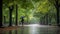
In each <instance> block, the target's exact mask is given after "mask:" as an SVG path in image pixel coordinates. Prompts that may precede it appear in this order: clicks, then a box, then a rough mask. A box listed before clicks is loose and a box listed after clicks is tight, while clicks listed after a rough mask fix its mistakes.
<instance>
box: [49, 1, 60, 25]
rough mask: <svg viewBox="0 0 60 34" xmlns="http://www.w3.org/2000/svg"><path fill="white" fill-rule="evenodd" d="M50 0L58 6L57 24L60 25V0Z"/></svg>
mask: <svg viewBox="0 0 60 34" xmlns="http://www.w3.org/2000/svg"><path fill="white" fill-rule="evenodd" d="M49 2H50V3H52V4H53V5H54V6H55V8H56V10H57V13H56V14H57V26H60V24H59V7H60V3H59V2H60V0H53V1H52V0H49Z"/></svg>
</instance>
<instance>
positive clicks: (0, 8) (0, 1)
mask: <svg viewBox="0 0 60 34" xmlns="http://www.w3.org/2000/svg"><path fill="white" fill-rule="evenodd" d="M2 1H3V0H0V27H2V25H3V24H2Z"/></svg>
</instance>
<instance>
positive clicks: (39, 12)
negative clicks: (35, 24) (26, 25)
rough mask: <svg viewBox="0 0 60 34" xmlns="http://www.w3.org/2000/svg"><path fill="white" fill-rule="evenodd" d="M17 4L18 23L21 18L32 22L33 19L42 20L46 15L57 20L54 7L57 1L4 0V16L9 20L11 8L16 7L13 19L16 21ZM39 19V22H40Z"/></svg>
mask: <svg viewBox="0 0 60 34" xmlns="http://www.w3.org/2000/svg"><path fill="white" fill-rule="evenodd" d="M16 4H17V5H18V21H21V19H20V17H21V16H25V21H26V22H27V21H28V22H29V21H30V20H31V21H32V20H33V18H34V19H35V18H39V19H40V18H42V17H44V16H45V15H46V14H48V15H49V17H50V16H52V18H53V19H55V16H56V8H55V6H54V4H55V0H53V1H52V0H14V1H12V0H9V1H8V0H3V16H6V17H7V18H6V19H7V20H9V19H8V18H9V8H8V7H9V6H11V5H14V10H13V13H12V17H13V18H14V19H16V17H15V16H16ZM39 19H37V20H39Z"/></svg>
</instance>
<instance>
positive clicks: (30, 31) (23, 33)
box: [0, 24, 60, 34]
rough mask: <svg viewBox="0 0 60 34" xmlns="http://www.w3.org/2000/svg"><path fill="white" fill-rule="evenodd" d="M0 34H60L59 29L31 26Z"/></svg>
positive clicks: (0, 32) (0, 33)
mask: <svg viewBox="0 0 60 34" xmlns="http://www.w3.org/2000/svg"><path fill="white" fill-rule="evenodd" d="M0 34H60V29H59V27H55V26H47V25H38V24H30V25H24V26H20V28H18V29H16V30H8V31H4V30H3V31H0Z"/></svg>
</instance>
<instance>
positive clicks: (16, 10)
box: [16, 5, 18, 25]
mask: <svg viewBox="0 0 60 34" xmlns="http://www.w3.org/2000/svg"><path fill="white" fill-rule="evenodd" d="M16 25H18V6H17V5H16Z"/></svg>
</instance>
